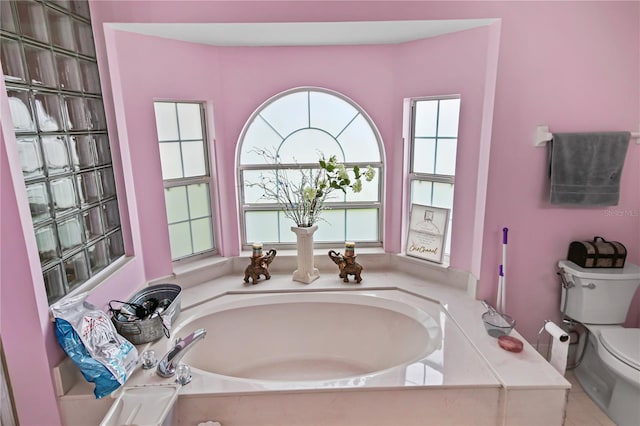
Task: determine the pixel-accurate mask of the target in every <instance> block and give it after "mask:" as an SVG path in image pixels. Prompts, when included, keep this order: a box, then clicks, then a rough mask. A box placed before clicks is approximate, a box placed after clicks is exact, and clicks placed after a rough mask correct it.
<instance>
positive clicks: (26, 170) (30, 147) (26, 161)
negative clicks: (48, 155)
mask: <svg viewBox="0 0 640 426" xmlns="http://www.w3.org/2000/svg"><path fill="white" fill-rule="evenodd" d="M16 139H17V142H18V156H19V157H20V164H21V165H22V173H23V174H24V176H25V178H27V177H35V176H42V174H43V173H44V168H43V165H42V156H41V155H40V148H39V146H38V140H37V138H35V137H18V138H16Z"/></svg>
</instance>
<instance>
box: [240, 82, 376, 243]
mask: <svg viewBox="0 0 640 426" xmlns="http://www.w3.org/2000/svg"><path fill="white" fill-rule="evenodd" d="M240 143H241V149H240V150H239V158H238V173H239V176H238V179H239V182H240V194H239V196H240V200H239V201H240V212H241V217H242V220H241V222H242V239H243V241H242V243H243V246H244V247H245V248H246V247H247V246H248V244H250V243H252V242H256V241H259V242H263V243H270V244H281V245H283V246H286V244H292V243H294V242H295V235H294V234H293V232H291V230H290V228H291V226H292V225H295V224H294V223H293V222H292V221H291V220H290V219H287V218H286V217H285V216H284V214H283V212H282V211H281V210H280V208H279V206H278V204H276V203H274V202H273V201H270V200H269V199H267V198H266V197H265V196H264V194H263V193H262V192H261V190H259V189H257V188H256V187H253V186H251V185H250V183H251V182H257V181H259V180H260V176H261V175H262V174H264V173H269V172H272V171H274V170H280V171H284V172H285V173H296V172H297V173H299V170H300V169H303V170H315V169H317V168H318V160H319V158H320V157H321V156H322V155H324V157H325V158H329V157H330V156H333V155H335V156H336V158H337V160H338V162H340V163H343V164H344V165H345V167H346V168H347V169H353V167H355V166H358V167H360V168H363V169H364V168H366V167H367V166H369V165H370V166H371V167H373V168H374V169H375V171H376V174H375V178H374V179H373V180H372V181H370V182H366V181H364V180H363V182H362V184H363V185H362V191H360V192H358V193H353V192H350V191H347V193H346V194H343V193H341V192H340V191H336V192H334V193H333V194H332V195H331V198H330V199H328V200H327V203H326V205H327V207H328V209H327V210H324V211H323V212H322V215H321V218H322V219H321V221H320V222H319V224H318V225H319V227H318V231H317V232H316V234H315V236H314V240H315V241H316V242H318V243H337V242H344V241H345V240H349V241H357V242H359V243H364V245H371V246H380V245H381V237H380V236H381V224H382V203H381V197H382V191H381V176H382V168H383V164H382V154H381V142H380V137H379V134H378V131H377V129H376V128H375V126H374V125H373V123H372V122H371V119H370V118H369V116H368V115H367V114H366V113H365V112H364V111H363V110H362V109H361V108H360V107H359V106H358V105H357V104H355V103H354V102H353V101H351V100H350V99H348V98H346V97H345V96H343V95H341V94H339V93H336V92H333V91H330V90H325V89H319V88H297V89H292V90H289V91H286V92H283V93H280V94H279V95H276V96H274V97H273V98H271V99H270V100H268V101H267V102H265V103H264V104H263V105H262V106H261V107H260V108H259V109H258V110H257V111H255V112H254V113H253V115H252V116H251V117H250V118H249V120H248V121H247V124H246V125H245V128H244V130H243V132H242V135H241V138H240ZM261 150H266V151H269V152H270V153H272V154H274V155H275V158H277V164H274V163H273V162H270V161H268V159H267V158H265V157H264V156H261V155H260V154H259V151H261Z"/></svg>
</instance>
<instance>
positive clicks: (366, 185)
mask: <svg viewBox="0 0 640 426" xmlns="http://www.w3.org/2000/svg"><path fill="white" fill-rule="evenodd" d="M365 170H366V169H365V167H364V166H361V167H360V173H361V174H362V173H364V171H365ZM374 170H375V171H376V175H375V176H374V177H373V179H372V180H371V182H367V180H366V179H365V178H364V177H361V178H360V182H362V190H361V191H360V192H353V191H351V190H349V189H348V190H347V195H346V200H347V201H372V202H375V201H378V200H379V197H378V188H379V187H380V183H379V180H380V179H379V178H380V169H378V168H375V169H374ZM349 176H353V172H352V171H351V170H350V171H349ZM338 192H340V191H338Z"/></svg>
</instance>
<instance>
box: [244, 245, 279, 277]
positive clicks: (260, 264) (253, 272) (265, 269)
mask: <svg viewBox="0 0 640 426" xmlns="http://www.w3.org/2000/svg"><path fill="white" fill-rule="evenodd" d="M252 248H253V253H252V254H251V257H250V258H249V259H250V260H251V264H250V265H249V266H247V268H246V269H245V270H244V282H245V283H248V282H249V278H251V283H252V284H254V285H255V284H257V283H258V279H260V275H264V278H265V279H266V280H268V279H271V274H269V265H270V264H271V262H273V259H274V258H275V257H276V250H275V249H271V250H269V251H268V252H267V254H265V255H263V254H262V244H260V243H255V244H253V247H252Z"/></svg>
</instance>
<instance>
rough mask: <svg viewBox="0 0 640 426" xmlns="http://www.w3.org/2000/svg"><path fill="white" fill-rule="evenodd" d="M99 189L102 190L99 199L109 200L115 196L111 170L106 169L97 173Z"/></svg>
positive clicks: (114, 182) (114, 184)
mask: <svg viewBox="0 0 640 426" xmlns="http://www.w3.org/2000/svg"><path fill="white" fill-rule="evenodd" d="M98 177H99V179H100V187H101V189H102V191H101V192H102V194H101V198H103V199H104V198H110V197H113V196H115V195H116V181H115V178H114V176H113V169H112V168H111V167H107V168H106V169H102V170H99V171H98Z"/></svg>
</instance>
